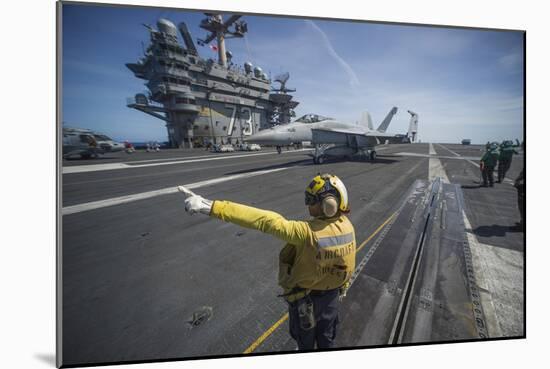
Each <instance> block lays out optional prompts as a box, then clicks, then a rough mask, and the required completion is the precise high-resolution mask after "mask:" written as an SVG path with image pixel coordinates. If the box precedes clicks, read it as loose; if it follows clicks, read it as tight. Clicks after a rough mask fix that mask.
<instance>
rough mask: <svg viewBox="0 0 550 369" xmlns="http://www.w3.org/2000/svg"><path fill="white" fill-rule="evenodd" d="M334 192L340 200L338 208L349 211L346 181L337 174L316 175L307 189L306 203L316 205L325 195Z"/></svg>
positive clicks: (345, 211)
mask: <svg viewBox="0 0 550 369" xmlns="http://www.w3.org/2000/svg"><path fill="white" fill-rule="evenodd" d="M328 194H334V195H335V196H336V197H337V198H338V200H339V205H338V209H339V210H340V211H342V212H344V213H347V212H349V200H348V191H347V190H346V186H344V183H343V182H342V181H341V180H340V178H338V177H337V176H335V175H332V174H318V175H317V176H315V177H314V178H313V179H312V180H311V182H310V183H309V185H308V186H307V187H306V191H305V203H306V205H314V204H316V203H318V202H321V200H322V198H323V197H324V196H325V195H328Z"/></svg>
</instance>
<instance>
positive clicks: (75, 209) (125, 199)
mask: <svg viewBox="0 0 550 369" xmlns="http://www.w3.org/2000/svg"><path fill="white" fill-rule="evenodd" d="M288 168H290V167H284V168H276V169H269V170H259V171H256V172H249V173H243V174H235V175H231V176H227V177H220V178H214V179H208V180H205V181H200V182H195V183H189V184H185V185H184V186H185V187H187V188H189V189H194V188H200V187H205V186H210V185H214V184H218V183H223V182H228V181H233V180H236V179H242V178H250V177H255V176H259V175H264V174H268V173H273V172H279V171H282V170H285V169H288ZM176 192H178V189H177V187H176V186H173V187H168V188H163V189H160V190H154V191H147V192H141V193H136V194H131V195H126V196H120V197H114V198H111V199H105V200H99V201H92V202H86V203H83V204H77V205H71V206H66V207H64V208H63V209H62V211H61V213H62V215H69V214H76V213H81V212H84V211H89V210H94V209H101V208H105V207H108V206H116V205H121V204H127V203H129V202H134V201H138V200H144V199H149V198H152V197H157V196H162V195H168V194H172V193H176ZM182 201H183V200H182Z"/></svg>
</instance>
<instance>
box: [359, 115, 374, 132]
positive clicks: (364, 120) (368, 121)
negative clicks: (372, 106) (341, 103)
mask: <svg viewBox="0 0 550 369" xmlns="http://www.w3.org/2000/svg"><path fill="white" fill-rule="evenodd" d="M360 124H361V125H362V126H367V127H369V129H370V130H371V131H372V130H374V127H373V126H372V118H371V117H370V114H369V112H368V111H364V112H363V114H361V122H360Z"/></svg>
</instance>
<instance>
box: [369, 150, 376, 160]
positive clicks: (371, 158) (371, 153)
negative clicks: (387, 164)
mask: <svg viewBox="0 0 550 369" xmlns="http://www.w3.org/2000/svg"><path fill="white" fill-rule="evenodd" d="M369 159H370V160H372V161H374V160H376V151H374V150H373V151H371V152H370V155H369Z"/></svg>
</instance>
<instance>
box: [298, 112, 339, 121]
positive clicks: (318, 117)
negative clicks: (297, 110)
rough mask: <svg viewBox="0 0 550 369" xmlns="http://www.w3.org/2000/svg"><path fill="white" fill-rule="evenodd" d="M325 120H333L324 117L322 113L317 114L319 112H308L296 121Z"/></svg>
mask: <svg viewBox="0 0 550 369" xmlns="http://www.w3.org/2000/svg"><path fill="white" fill-rule="evenodd" d="M324 120H332V118H329V117H324V116H322V115H317V114H306V115H302V116H301V117H300V118H298V119H296V120H295V122H300V123H317V122H322V121H324Z"/></svg>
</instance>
